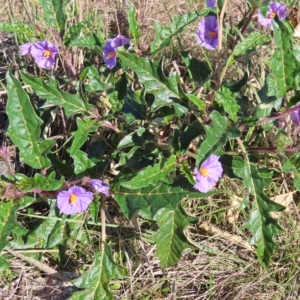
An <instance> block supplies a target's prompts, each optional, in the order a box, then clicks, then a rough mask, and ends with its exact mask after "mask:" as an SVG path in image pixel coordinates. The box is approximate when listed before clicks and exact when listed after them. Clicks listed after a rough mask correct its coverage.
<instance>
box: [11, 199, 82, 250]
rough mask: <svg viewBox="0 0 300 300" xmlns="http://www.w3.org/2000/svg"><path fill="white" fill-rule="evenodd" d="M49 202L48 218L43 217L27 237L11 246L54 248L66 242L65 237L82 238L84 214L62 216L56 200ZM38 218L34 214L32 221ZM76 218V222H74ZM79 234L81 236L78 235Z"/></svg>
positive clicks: (34, 221)
mask: <svg viewBox="0 0 300 300" xmlns="http://www.w3.org/2000/svg"><path fill="white" fill-rule="evenodd" d="M48 203H49V204H50V209H49V214H48V216H47V218H45V219H43V221H42V222H41V224H39V226H38V227H37V228H36V229H34V230H31V231H30V233H29V234H26V237H25V236H23V238H22V239H20V240H19V241H18V243H15V244H12V245H11V246H15V247H17V248H22V249H23V248H28V247H33V246H34V247H37V248H53V247H55V246H57V245H58V244H62V243H64V239H67V238H68V237H70V236H72V237H73V238H74V239H78V240H80V239H81V238H82V237H81V236H82V231H83V229H82V224H83V223H84V214H75V215H72V216H67V217H66V216H63V218H60V217H59V215H58V210H57V208H55V205H56V201H54V200H53V199H50V200H49V201H48ZM37 220H39V219H37V218H35V216H34V215H33V216H32V218H31V221H32V223H36V222H37ZM69 220H70V222H69ZM75 220H76V222H72V221H75ZM78 235H81V236H80V237H78ZM77 237H78V238H77Z"/></svg>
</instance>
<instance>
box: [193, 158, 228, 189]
mask: <svg viewBox="0 0 300 300" xmlns="http://www.w3.org/2000/svg"><path fill="white" fill-rule="evenodd" d="M219 158H220V156H217V155H215V154H211V155H210V157H209V158H208V159H207V160H206V161H204V162H203V164H202V165H201V167H200V171H198V170H197V168H195V170H194V174H195V175H196V184H195V185H194V188H195V189H196V190H198V191H200V192H202V193H207V192H208V191H209V190H211V189H212V187H213V186H214V184H215V183H216V182H217V181H218V180H219V179H220V178H221V177H222V172H223V168H222V165H221V163H220V162H219Z"/></svg>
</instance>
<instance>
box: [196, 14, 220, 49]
mask: <svg viewBox="0 0 300 300" xmlns="http://www.w3.org/2000/svg"><path fill="white" fill-rule="evenodd" d="M196 38H197V40H198V42H199V44H200V45H201V46H203V47H204V48H206V49H208V50H215V49H217V47H218V21H217V19H216V18H215V17H214V16H208V17H205V18H203V19H202V20H201V22H200V23H199V26H198V31H197V33H196Z"/></svg>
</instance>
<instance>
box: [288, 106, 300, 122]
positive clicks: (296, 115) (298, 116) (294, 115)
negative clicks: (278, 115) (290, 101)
mask: <svg viewBox="0 0 300 300" xmlns="http://www.w3.org/2000/svg"><path fill="white" fill-rule="evenodd" d="M290 117H291V119H292V121H293V123H294V124H295V125H296V126H299V125H300V108H299V109H298V110H296V111H292V112H290Z"/></svg>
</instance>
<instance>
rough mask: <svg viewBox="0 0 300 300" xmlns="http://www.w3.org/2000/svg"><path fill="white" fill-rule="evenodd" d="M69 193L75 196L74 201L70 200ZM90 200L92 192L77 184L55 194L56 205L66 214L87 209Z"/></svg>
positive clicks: (91, 199)
mask: <svg viewBox="0 0 300 300" xmlns="http://www.w3.org/2000/svg"><path fill="white" fill-rule="evenodd" d="M71 195H75V196H76V197H77V201H76V202H75V203H71V202H70V197H71ZM92 201H93V193H91V192H88V191H87V190H85V189H84V188H82V187H79V186H74V187H71V188H70V189H69V190H68V191H62V192H60V193H59V194H58V195H57V207H58V208H59V210H60V212H62V213H64V214H66V215H71V214H77V213H81V212H83V211H85V210H87V208H88V206H89V204H90V203H91V202H92Z"/></svg>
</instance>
